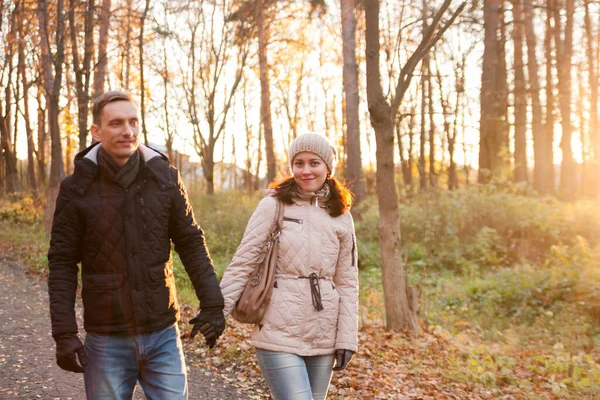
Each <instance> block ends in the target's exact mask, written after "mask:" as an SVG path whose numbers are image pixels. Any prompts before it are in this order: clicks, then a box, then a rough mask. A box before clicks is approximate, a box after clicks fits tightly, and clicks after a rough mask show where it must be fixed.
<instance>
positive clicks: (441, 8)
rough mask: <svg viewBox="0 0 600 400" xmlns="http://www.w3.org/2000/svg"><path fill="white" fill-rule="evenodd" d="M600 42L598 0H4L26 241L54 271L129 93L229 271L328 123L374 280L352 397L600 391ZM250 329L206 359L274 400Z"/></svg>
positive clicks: (12, 239)
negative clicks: (79, 198)
mask: <svg viewBox="0 0 600 400" xmlns="http://www.w3.org/2000/svg"><path fill="white" fill-rule="evenodd" d="M599 31H600V4H599V3H598V1H593V0H547V1H538V2H533V1H532V0H513V1H501V0H483V1H471V2H468V3H467V2H465V3H460V4H459V3H458V2H451V1H450V0H446V1H444V2H441V1H439V2H437V1H436V2H428V1H423V2H420V1H417V2H408V1H387V0H364V1H362V2H355V1H354V0H340V2H339V3H337V2H330V1H326V0H312V1H310V2H305V1H294V0H286V1H274V0H249V1H241V0H210V1H209V0H191V1H185V2H184V1H164V0H155V1H150V0H143V1H142V0H88V1H82V0H56V1H45V0H37V1H34V0H1V1H0V38H1V41H0V43H1V44H2V50H1V52H0V138H1V145H2V160H1V163H0V193H1V200H0V241H1V242H2V250H3V251H10V252H12V253H13V254H14V255H16V256H18V257H21V258H22V260H23V262H24V263H26V265H27V266H28V268H29V269H30V270H31V272H32V273H36V274H39V275H41V276H42V277H43V276H44V275H45V274H46V273H47V259H46V251H47V247H48V239H47V234H46V232H47V230H48V227H49V224H50V221H51V216H52V213H53V208H54V202H55V198H56V195H57V189H58V183H59V182H60V180H61V179H62V178H63V177H64V176H65V175H66V174H69V173H71V172H72V169H73V165H72V159H73V156H74V155H75V154H76V152H77V151H79V150H82V149H84V148H85V147H86V146H88V145H89V144H90V143H91V138H90V135H89V125H90V119H91V118H90V117H91V116H90V108H91V107H90V106H91V101H92V99H93V98H94V97H95V96H96V95H97V94H100V93H102V92H104V91H105V90H109V89H123V90H128V91H130V92H132V93H133V94H134V95H135V96H136V97H137V98H139V106H140V111H141V116H142V119H141V135H142V141H143V142H145V143H147V144H151V145H153V146H156V147H157V148H159V149H160V150H162V151H164V152H165V153H166V154H167V155H168V156H169V158H170V159H171V160H172V162H173V163H174V164H176V165H177V166H178V167H179V169H180V172H181V173H182V176H183V178H184V180H185V182H186V185H187V187H188V190H189V192H190V194H191V197H192V199H193V203H194V210H195V212H196V216H197V218H198V220H199V222H200V224H201V225H202V227H203V228H204V230H205V231H206V235H207V240H208V244H209V248H210V250H211V254H212V256H213V258H214V261H215V266H216V269H217V272H218V274H219V275H221V274H222V272H223V270H224V268H225V267H226V266H227V263H228V261H229V260H230V259H231V256H232V254H233V252H234V251H235V249H236V247H237V244H238V243H239V240H240V238H241V236H242V233H243V230H244V227H245V224H246V222H247V220H248V218H249V216H250V214H251V212H252V210H253V208H254V207H255V205H256V203H257V202H258V200H259V199H260V198H261V197H262V195H263V194H262V192H263V190H264V188H265V187H266V183H267V182H269V181H270V180H272V179H273V178H274V177H276V176H278V175H281V174H285V173H286V172H287V158H286V157H287V156H286V154H285V149H286V148H287V147H288V145H289V143H290V142H291V140H293V138H294V137H296V136H297V135H298V134H299V133H302V132H304V131H307V130H310V131H322V132H324V133H325V134H327V135H328V136H329V137H330V138H331V139H332V140H333V141H334V142H335V143H336V145H337V147H338V150H339V154H340V165H339V167H338V170H337V175H338V176H340V177H341V178H342V179H345V180H346V181H347V182H348V184H349V185H350V186H351V187H352V190H353V191H354V193H355V195H356V201H357V202H356V205H355V206H354V208H353V211H352V212H353V215H354V217H355V220H356V228H357V237H358V245H359V269H360V279H361V293H360V327H361V330H360V340H361V348H360V351H359V353H358V355H357V358H356V360H355V362H354V365H353V367H352V368H350V369H349V370H348V371H345V372H343V373H342V374H337V375H336V376H335V377H334V381H333V388H332V398H365V399H366V398H394V399H396V398H435V399H443V398H460V399H465V398H473V399H478V398H517V399H520V398H529V399H539V398H573V399H581V398H600V353H599V351H598V347H599V346H598V345H599V344H600V253H599V252H598V241H599V240H598V238H599V233H600V224H599V222H600V221H599V219H598V210H599V206H600V202H599V201H598V192H599V190H600V168H599V167H600V136H599V135H600V126H599V118H598V84H599V78H598V76H599V51H600V50H599V41H600V37H599ZM175 268H176V269H177V271H176V276H177V279H178V282H177V286H178V290H179V296H180V299H181V301H182V303H184V304H187V310H188V312H192V310H193V309H194V308H195V307H196V305H195V304H194V301H193V294H192V291H191V288H190V286H189V282H188V281H187V280H186V279H185V274H184V273H183V271H181V265H180V263H179V261H178V259H177V258H175ZM177 272H179V273H177ZM247 333H248V332H247V329H245V328H244V327H242V326H240V325H238V324H236V323H235V322H233V321H231V323H230V326H229V327H228V331H227V333H226V335H225V337H224V339H223V346H220V347H219V348H218V349H217V350H215V351H214V352H212V353H207V354H205V357H206V360H208V361H209V362H211V363H212V364H214V366H215V368H217V370H219V371H223V373H225V374H229V375H228V376H230V378H229V379H231V382H232V383H233V384H235V385H237V386H239V387H241V388H242V389H244V390H248V391H249V392H252V393H253V395H255V396H257V397H259V398H260V397H265V395H261V390H264V384H262V383H261V381H260V379H259V372H258V370H257V368H256V365H255V363H254V362H253V360H252V349H251V348H249V346H248V345H247V344H245V341H244V336H247ZM199 351H200V350H199ZM261 388H262V389H261ZM262 393H264V391H263V392H262Z"/></svg>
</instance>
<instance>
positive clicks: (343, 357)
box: [333, 349, 354, 371]
mask: <svg viewBox="0 0 600 400" xmlns="http://www.w3.org/2000/svg"><path fill="white" fill-rule="evenodd" d="M353 357H354V352H353V351H352V350H345V349H337V350H336V351H335V367H333V370H334V371H341V370H343V369H345V368H346V367H347V366H348V363H349V362H350V361H351V360H352V358H353Z"/></svg>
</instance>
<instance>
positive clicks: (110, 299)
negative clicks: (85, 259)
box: [81, 273, 126, 330]
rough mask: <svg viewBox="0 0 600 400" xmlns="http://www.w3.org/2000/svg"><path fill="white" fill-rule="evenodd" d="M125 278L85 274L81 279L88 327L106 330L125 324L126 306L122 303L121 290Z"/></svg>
mask: <svg viewBox="0 0 600 400" xmlns="http://www.w3.org/2000/svg"><path fill="white" fill-rule="evenodd" d="M123 281H124V276H123V274H121V273H117V274H84V275H83V276H82V278H81V282H82V286H83V290H82V293H81V297H82V298H83V310H84V312H83V314H84V316H83V318H84V321H85V324H86V326H89V327H93V328H95V329H101V330H103V329H105V328H108V327H110V326H117V325H120V324H123V323H124V322H125V314H126V313H125V310H124V305H123V304H122V303H121V301H122V297H123V296H122V295H120V293H121V291H120V288H121V286H123Z"/></svg>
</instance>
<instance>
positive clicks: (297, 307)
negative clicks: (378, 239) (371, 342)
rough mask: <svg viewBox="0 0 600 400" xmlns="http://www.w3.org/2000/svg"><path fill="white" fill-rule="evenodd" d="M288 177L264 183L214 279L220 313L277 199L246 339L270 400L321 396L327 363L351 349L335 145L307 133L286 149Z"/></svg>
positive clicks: (350, 254)
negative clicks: (258, 311) (267, 281)
mask: <svg viewBox="0 0 600 400" xmlns="http://www.w3.org/2000/svg"><path fill="white" fill-rule="evenodd" d="M289 161H290V167H291V171H292V177H289V178H287V179H283V180H281V181H276V182H273V183H271V184H270V185H269V187H270V188H271V189H272V190H271V192H272V195H271V196H268V197H265V198H264V199H262V200H261V201H260V203H259V205H258V207H257V208H256V210H255V211H254V213H253V215H252V217H251V218H250V221H249V222H248V226H247V227H246V231H245V233H244V237H243V239H242V242H241V244H240V246H239V247H238V249H237V251H236V254H235V256H234V257H233V260H232V261H231V264H230V265H229V267H228V268H227V270H226V271H225V274H224V276H223V279H222V280H221V290H222V292H223V296H224V298H225V309H224V313H225V315H226V316H227V315H228V314H229V313H230V312H231V310H232V309H233V307H234V305H235V303H236V302H237V300H238V299H239V297H240V295H241V292H242V289H243V287H244V285H245V283H246V282H247V281H248V279H249V277H250V275H251V273H252V270H253V269H254V268H255V267H256V265H257V262H258V260H259V257H260V253H261V249H262V247H263V244H264V243H265V241H266V239H267V237H268V235H269V233H270V232H271V231H273V229H274V227H275V224H276V221H275V214H276V209H277V201H280V202H281V204H282V205H283V207H284V208H283V224H282V225H283V226H282V227H281V234H280V238H279V240H280V244H279V254H278V256H277V269H276V272H275V285H274V289H273V295H272V298H271V303H270V305H269V308H268V309H267V312H266V314H265V316H264V318H263V320H262V321H261V323H260V324H258V325H255V327H254V330H253V332H252V338H251V344H252V345H253V346H255V347H256V357H257V359H258V364H259V366H260V369H261V371H262V374H263V376H264V377H265V380H266V381H267V384H268V385H269V388H270V389H271V393H272V395H273V397H274V398H275V400H304V399H308V400H311V399H314V400H318V399H325V397H326V396H327V390H328V388H329V382H330V380H331V375H332V370H342V369H344V368H346V366H347V365H348V363H349V362H350V360H351V359H352V357H353V356H354V353H355V352H356V350H357V341H358V339H357V326H358V322H357V321H358V318H357V315H358V272H357V271H358V269H357V254H356V239H355V235H354V223H353V220H352V216H351V215H350V212H349V208H350V206H351V204H352V195H351V193H350V191H349V190H348V189H347V188H346V187H345V186H344V185H343V184H342V183H340V182H339V181H338V180H337V179H336V178H334V177H333V176H332V174H333V171H334V169H335V164H336V161H337V155H336V150H335V147H334V146H333V145H332V144H331V142H330V141H329V140H328V139H327V138H326V137H325V136H323V135H320V134H316V133H307V134H304V135H301V136H299V137H298V138H296V140H294V142H293V143H292V145H291V146H290V149H289Z"/></svg>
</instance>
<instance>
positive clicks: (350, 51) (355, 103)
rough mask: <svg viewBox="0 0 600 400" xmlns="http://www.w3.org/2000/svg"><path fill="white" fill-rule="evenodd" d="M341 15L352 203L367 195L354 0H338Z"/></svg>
mask: <svg viewBox="0 0 600 400" xmlns="http://www.w3.org/2000/svg"><path fill="white" fill-rule="evenodd" d="M340 7H341V16H342V43H343V52H342V54H343V58H344V70H343V74H344V75H343V81H344V95H345V99H346V101H345V104H346V107H345V116H346V149H347V150H346V151H347V153H348V159H347V161H346V180H347V181H348V182H349V186H350V189H351V190H352V192H353V193H354V196H355V197H354V199H355V203H359V202H360V201H362V200H363V199H364V198H365V196H366V187H365V181H364V176H363V173H362V158H361V149H360V123H359V116H358V115H359V114H358V113H359V98H358V64H357V62H356V16H355V14H354V13H355V9H356V4H355V0H340Z"/></svg>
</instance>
